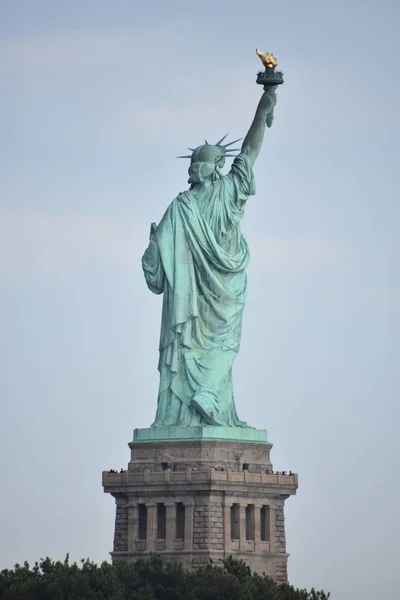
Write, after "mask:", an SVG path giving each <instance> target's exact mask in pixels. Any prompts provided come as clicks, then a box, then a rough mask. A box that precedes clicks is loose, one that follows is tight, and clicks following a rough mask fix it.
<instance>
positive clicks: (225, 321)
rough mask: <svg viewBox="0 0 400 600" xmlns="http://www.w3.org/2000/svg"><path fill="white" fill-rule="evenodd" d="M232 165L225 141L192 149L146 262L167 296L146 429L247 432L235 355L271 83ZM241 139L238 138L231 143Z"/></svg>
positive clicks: (156, 287) (152, 281) (155, 288)
mask: <svg viewBox="0 0 400 600" xmlns="http://www.w3.org/2000/svg"><path fill="white" fill-rule="evenodd" d="M264 90H265V91H264V93H263V95H262V97H261V99H260V102H259V104H258V107H257V110H256V113H255V117H254V120H253V122H252V124H251V126H250V129H249V131H248V133H247V135H246V137H245V138H244V141H243V144H242V147H241V148H240V151H239V154H237V155H236V156H235V159H234V161H233V163H232V166H231V169H230V171H229V172H228V173H227V174H225V175H224V174H223V173H222V169H223V167H224V164H225V158H226V157H228V156H232V154H230V153H231V152H233V151H232V150H229V147H230V146H231V145H232V144H234V143H235V142H231V143H228V144H225V145H224V144H223V141H224V140H225V138H226V136H225V137H224V138H222V139H221V140H220V141H219V142H217V143H216V144H214V145H213V144H209V143H208V142H207V141H206V143H205V144H204V145H202V146H198V147H197V148H195V149H194V150H192V149H191V148H190V150H191V152H192V154H191V155H190V156H188V157H180V158H190V159H191V160H190V167H189V181H188V183H189V184H190V187H189V189H188V190H187V191H185V192H182V193H180V194H178V196H177V197H176V198H175V199H174V200H173V201H172V202H171V204H170V205H169V206H168V208H167V210H166V212H165V214H164V216H163V217H162V219H161V221H160V223H159V225H158V226H156V225H155V223H153V224H152V226H151V233H150V242H149V246H148V248H147V250H146V251H145V253H144V256H143V258H142V266H143V271H144V275H145V278H146V282H147V285H148V287H149V288H150V290H151V291H152V292H154V293H155V294H163V309H162V324H161V335H160V357H159V365H158V369H159V372H160V387H159V393H158V405H157V413H156V418H155V421H154V423H153V425H152V427H160V426H169V425H180V426H182V425H183V426H189V425H203V426H205V425H214V426H235V427H247V425H246V423H245V422H243V421H240V420H239V418H238V415H237V412H236V408H235V401H234V394H233V386H232V365H233V362H234V360H235V358H236V355H237V353H238V351H239V346H240V338H241V329H242V315H243V309H244V306H245V300H246V267H247V265H248V263H249V248H248V245H247V242H246V240H245V238H244V236H243V234H242V233H241V230H240V222H241V220H242V218H243V215H244V209H245V206H246V201H247V199H248V197H249V196H251V195H253V194H255V180H254V175H253V165H254V163H255V160H256V158H257V156H258V154H259V152H260V149H261V145H262V142H263V138H264V132H265V127H266V125H268V126H270V125H271V124H272V120H273V109H274V105H275V103H276V92H275V90H276V86H274V85H266V86H265V87H264ZM235 141H236V142H238V141H239V140H235Z"/></svg>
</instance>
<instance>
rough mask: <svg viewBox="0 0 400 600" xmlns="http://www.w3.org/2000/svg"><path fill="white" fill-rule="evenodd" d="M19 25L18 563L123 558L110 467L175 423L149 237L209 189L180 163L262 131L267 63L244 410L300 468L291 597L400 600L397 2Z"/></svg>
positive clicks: (8, 329)
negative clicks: (137, 441) (264, 64)
mask: <svg viewBox="0 0 400 600" xmlns="http://www.w3.org/2000/svg"><path fill="white" fill-rule="evenodd" d="M0 9H1V15H0V31H1V39H0V57H1V58H0V61H1V63H0V80H1V87H2V89H1V94H0V108H1V114H2V119H1V127H2V131H1V132H0V153H1V188H0V194H1V212H0V289H1V299H0V318H1V345H0V365H1V366H0V369H1V383H0V386H1V387H0V391H1V398H2V406H3V410H2V419H1V425H0V457H1V458H0V461H1V462H0V470H1V474H2V485H1V488H2V494H1V509H0V568H4V567H11V566H13V564H14V563H15V562H17V561H18V562H22V561H24V560H25V559H27V560H29V561H34V560H38V559H39V558H40V557H43V556H45V555H49V556H51V557H52V558H54V559H63V558H64V556H65V554H66V553H67V552H70V554H71V557H72V559H74V560H79V559H80V558H82V557H86V556H89V557H90V558H91V559H93V560H96V561H101V560H104V559H106V560H108V559H109V555H108V552H109V551H110V550H112V543H113V539H112V538H113V528H114V500H113V498H112V497H109V496H106V495H104V494H103V492H102V487H101V471H102V470H103V469H110V468H120V467H121V466H123V467H126V465H127V462H128V460H129V449H128V447H127V443H128V442H129V441H130V440H131V438H132V430H133V428H135V427H147V426H149V425H150V423H151V422H152V420H153V418H154V415H155V408H156V398H157V386H158V372H157V370H156V369H157V360H158V335H159V325H160V309H161V298H160V297H157V296H155V295H152V294H151V293H150V291H149V290H148V289H147V287H146V285H145V282H144V279H143V276H142V272H141V265H140V258H141V255H142V253H143V251H144V249H145V247H146V245H147V239H148V231H149V226H150V223H151V221H159V219H160V218H161V216H162V214H163V212H164V210H165V208H166V206H167V204H168V203H169V202H170V201H171V200H172V199H173V198H174V196H176V195H177V193H178V192H180V191H182V190H184V189H186V188H187V184H186V181H187V172H186V170H187V167H188V161H184V160H177V159H176V158H175V157H176V156H177V155H179V154H182V153H186V152H185V151H186V147H187V146H191V147H194V146H197V145H198V144H200V143H202V140H203V139H204V137H207V139H209V140H210V141H216V140H217V139H219V138H220V137H222V135H224V134H225V133H226V132H227V131H229V132H230V136H231V139H232V138H237V137H240V136H243V135H244V134H245V133H246V131H247V128H248V126H249V124H250V122H251V119H252V117H253V114H254V110H255V108H256V104H257V101H258V98H259V96H260V93H261V91H262V90H261V89H260V88H259V86H256V84H255V74H256V72H257V70H258V69H259V66H260V64H259V60H258V58H257V57H256V55H255V52H254V50H255V47H256V46H258V47H260V48H261V49H262V50H263V51H265V50H269V51H273V52H274V53H275V54H276V56H278V58H279V60H280V66H281V68H282V70H283V71H284V73H285V84H284V85H283V86H282V88H281V89H279V98H278V105H277V107H276V112H275V122H274V125H273V127H272V129H270V130H268V131H267V133H266V137H265V143H264V147H263V150H262V152H261V154H260V156H259V159H258V162H257V164H256V178H257V195H256V196H255V197H253V198H251V199H250V200H249V202H248V205H247V208H246V215H245V219H244V221H243V231H244V233H245V235H246V237H247V239H248V241H249V245H250V249H251V252H252V262H251V266H250V268H249V296H248V302H247V307H246V311H245V317H244V329H243V338H242V346H241V353H240V355H239V358H238V360H237V362H236V364H235V369H234V381H235V390H236V403H237V408H238V412H239V415H240V417H241V418H242V419H245V420H247V421H248V422H249V423H251V424H253V425H257V426H258V427H266V428H267V429H268V430H269V435H270V439H271V441H272V442H273V444H274V448H273V450H272V459H273V462H274V467H275V468H276V469H279V470H282V469H291V470H293V471H297V472H298V473H299V486H300V487H299V491H298V495H297V496H296V497H294V498H290V499H289V500H288V501H287V504H286V507H287V508H286V526H287V542H288V551H289V552H290V553H291V558H290V559H289V577H290V580H291V583H293V584H294V585H296V586H300V587H303V586H304V587H308V588H309V587H311V586H315V587H317V588H321V587H323V588H325V589H326V590H330V591H331V592H332V597H333V598H335V599H338V600H354V599H359V598H360V599H361V598H362V599H366V598H368V599H369V598H370V599H372V598H373V599H376V598H384V599H386V598H387V599H394V598H395V597H396V598H397V595H395V590H396V591H397V592H398V573H397V569H398V561H399V558H400V553H399V537H400V517H399V493H400V470H399V466H400V465H399V463H400V460H399V454H400V452H399V433H398V432H399V418H400V410H399V391H400V385H399V384H400V374H399V372H400V369H399V357H400V341H399V340H400V326H399V312H400V281H399V251H400V247H399V246H400V244H399V230H400V210H399V201H400V194H399V185H398V177H399V168H400V152H399V149H400V119H399V107H400V83H399V81H400V78H399V58H400V43H399V39H400V4H399V2H398V0H393V1H390V0H380V2H375V1H374V2H373V1H370V0H337V1H336V2H328V1H327V0H320V1H317V0H309V1H304V0H280V1H279V2H272V3H268V2H265V0H262V1H261V0H260V1H251V0H249V1H247V2H239V1H237V0H233V1H230V2H222V1H220V2H218V1H216V0H214V1H203V2H187V1H180V0H176V1H174V0H169V1H168V2H164V1H161V0H158V1H157V0H153V1H152V2H139V1H137V0H113V2H111V1H110V0H68V2H67V1H62V0H48V1H44V0H35V1H33V0H25V1H23V0H2V1H0Z"/></svg>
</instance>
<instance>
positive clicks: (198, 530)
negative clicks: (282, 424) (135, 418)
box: [103, 430, 297, 581]
mask: <svg viewBox="0 0 400 600" xmlns="http://www.w3.org/2000/svg"><path fill="white" fill-rule="evenodd" d="M139 431H145V430H139ZM255 431H257V430H255ZM140 437H142V439H143V437H146V435H142V436H140V435H138V433H137V432H135V438H136V440H134V441H133V442H131V443H130V444H129V446H130V449H131V460H130V462H129V464H128V469H127V470H126V471H124V472H122V473H110V472H106V471H105V472H103V487H104V491H105V492H106V493H109V494H112V496H114V498H115V502H116V519H115V535H114V549H113V552H112V553H111V555H112V559H113V561H116V560H119V559H127V560H135V559H136V558H138V557H140V556H142V557H143V556H146V555H148V554H149V553H150V552H157V553H159V554H161V555H162V556H164V557H165V558H167V559H175V560H179V561H181V562H182V563H183V565H184V566H185V567H186V568H195V567H198V566H201V565H204V564H206V563H208V562H209V561H210V559H211V560H212V561H213V562H214V563H217V564H218V562H219V561H220V560H223V559H224V558H227V557H228V556H230V555H232V556H234V557H235V558H243V559H244V560H245V561H246V562H247V563H248V564H249V566H250V567H251V569H252V570H254V571H257V572H259V573H266V575H269V576H270V577H273V578H274V579H276V580H277V581H287V559H288V556H289V555H288V554H287V552H286V542H285V525H284V502H285V500H286V498H288V496H290V495H293V494H295V493H296V489H297V475H296V474H292V475H282V474H274V473H273V472H272V464H271V462H270V450H271V448H272V444H270V443H268V442H266V441H240V440H235V441H233V440H228V439H204V438H203V437H202V438H198V439H192V440H187V439H174V440H148V441H138V439H137V438H140ZM265 439H266V436H265Z"/></svg>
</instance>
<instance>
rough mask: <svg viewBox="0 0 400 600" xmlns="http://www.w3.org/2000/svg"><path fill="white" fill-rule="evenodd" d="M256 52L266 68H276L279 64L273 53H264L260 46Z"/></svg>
mask: <svg viewBox="0 0 400 600" xmlns="http://www.w3.org/2000/svg"><path fill="white" fill-rule="evenodd" d="M256 52H257V56H259V57H260V60H261V62H262V64H263V65H264V67H265V68H266V69H274V68H275V67H276V65H277V64H278V61H277V60H276V58H275V56H274V55H273V54H269V53H268V54H267V53H265V54H263V53H262V52H260V50H259V49H258V48H256Z"/></svg>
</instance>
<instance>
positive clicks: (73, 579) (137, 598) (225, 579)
mask: <svg viewBox="0 0 400 600" xmlns="http://www.w3.org/2000/svg"><path fill="white" fill-rule="evenodd" d="M0 598H1V600H328V598H329V593H328V594H325V592H323V591H316V590H314V589H311V590H310V591H307V590H299V589H295V588H294V587H293V586H291V585H289V584H279V583H276V582H275V581H273V580H272V579H270V578H269V577H266V576H265V575H258V574H257V573H252V572H251V570H250V568H249V567H248V566H247V564H246V563H245V562H244V561H243V560H235V559H233V558H232V557H230V558H228V559H227V560H225V561H224V562H223V563H222V565H221V566H216V565H213V564H209V565H207V566H206V567H204V568H202V569H199V570H197V571H186V570H185V569H184V568H183V567H182V565H181V564H180V563H177V562H170V561H164V560H163V559H162V558H161V557H160V556H157V555H151V556H150V558H148V559H139V560H137V561H135V562H134V563H128V562H126V561H124V560H121V561H119V562H118V563H116V564H115V565H111V564H110V563H108V562H103V563H102V564H101V565H97V564H96V563H94V562H91V561H90V560H88V559H82V561H81V565H80V566H78V565H77V564H76V563H73V564H71V563H70V561H69V556H68V554H67V556H66V558H65V560H64V562H61V561H57V562H54V561H52V560H51V559H50V558H46V559H41V560H40V562H39V563H35V565H34V566H33V567H32V568H31V567H30V565H29V564H28V563H27V562H25V563H24V564H23V565H22V566H21V565H18V564H17V565H15V567H14V569H4V570H3V571H1V572H0Z"/></svg>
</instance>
